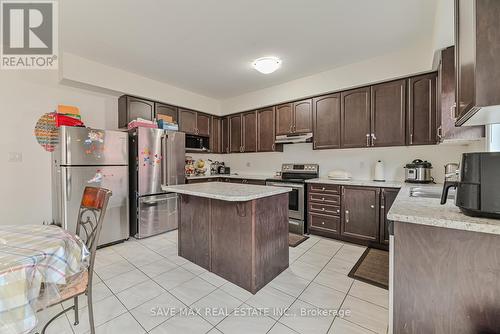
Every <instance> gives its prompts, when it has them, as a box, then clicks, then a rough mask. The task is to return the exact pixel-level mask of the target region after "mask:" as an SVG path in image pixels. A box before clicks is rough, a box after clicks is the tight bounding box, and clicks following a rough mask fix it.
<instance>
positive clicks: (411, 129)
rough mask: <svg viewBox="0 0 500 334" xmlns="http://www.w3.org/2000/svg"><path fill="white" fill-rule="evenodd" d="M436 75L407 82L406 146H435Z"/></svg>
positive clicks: (414, 78)
mask: <svg viewBox="0 0 500 334" xmlns="http://www.w3.org/2000/svg"><path fill="white" fill-rule="evenodd" d="M436 79H437V73H429V74H424V75H420V76H416V77H413V78H410V79H409V80H408V122H407V125H408V127H407V133H408V137H407V144H408V145H429V144H436V143H437V141H438V139H437V126H436V123H437V112H436V105H437V103H436V95H437V86H436V84H437V81H436Z"/></svg>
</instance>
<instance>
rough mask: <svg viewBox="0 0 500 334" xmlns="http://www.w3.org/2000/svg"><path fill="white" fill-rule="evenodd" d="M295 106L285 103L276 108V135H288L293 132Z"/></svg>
mask: <svg viewBox="0 0 500 334" xmlns="http://www.w3.org/2000/svg"><path fill="white" fill-rule="evenodd" d="M292 126H293V104H292V103H285V104H281V105H279V106H276V135H278V136H279V135H286V134H289V133H291V132H292Z"/></svg>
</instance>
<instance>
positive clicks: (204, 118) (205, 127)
mask: <svg viewBox="0 0 500 334" xmlns="http://www.w3.org/2000/svg"><path fill="white" fill-rule="evenodd" d="M196 130H197V131H196V133H197V134H198V135H199V136H205V137H208V136H210V115H207V114H202V113H199V112H198V113H196Z"/></svg>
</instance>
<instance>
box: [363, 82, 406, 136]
mask: <svg viewBox="0 0 500 334" xmlns="http://www.w3.org/2000/svg"><path fill="white" fill-rule="evenodd" d="M370 119H371V122H370V123H371V131H370V135H371V146H404V145H405V143H406V80H398V81H391V82H386V83H382V84H378V85H375V86H372V87H371V115H370Z"/></svg>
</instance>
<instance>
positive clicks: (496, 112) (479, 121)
mask: <svg viewBox="0 0 500 334" xmlns="http://www.w3.org/2000/svg"><path fill="white" fill-rule="evenodd" d="M497 123H500V105H496V106H485V107H473V108H472V109H470V110H469V111H468V112H467V114H465V115H464V116H463V117H461V118H460V120H459V121H458V122H457V124H456V125H457V126H472V125H487V124H497Z"/></svg>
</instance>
